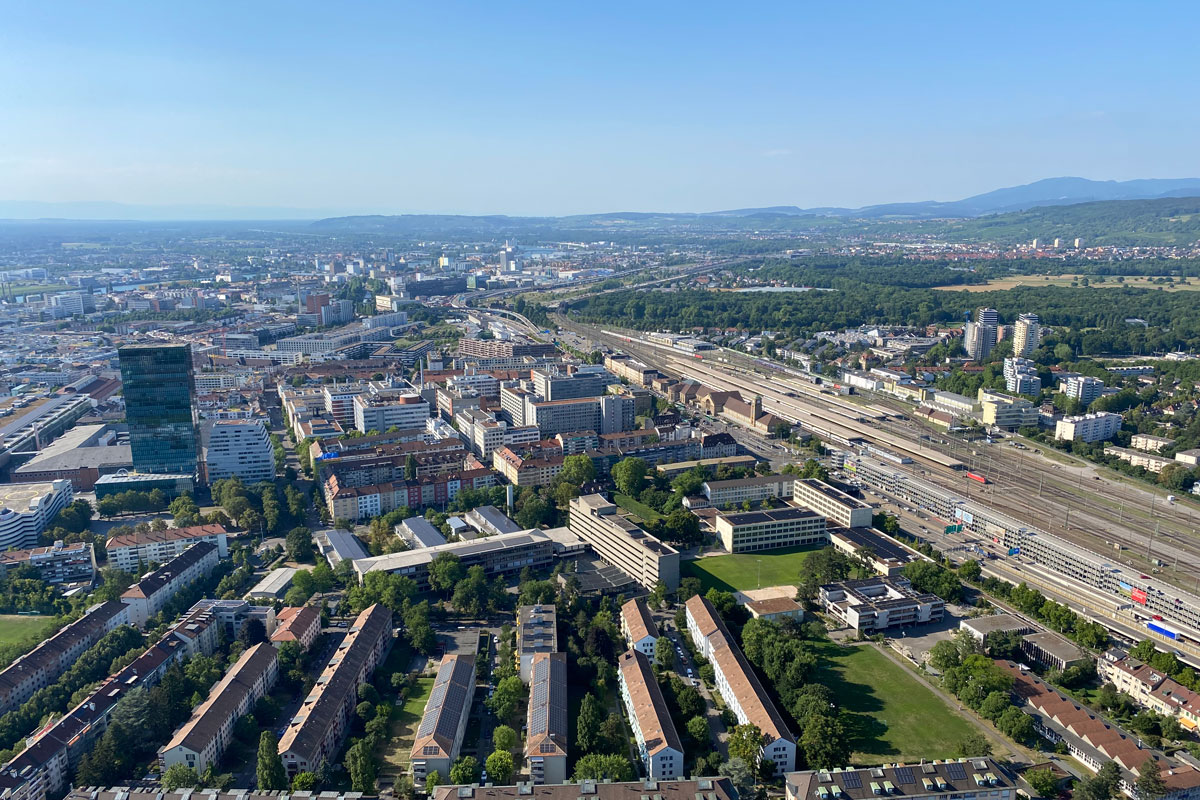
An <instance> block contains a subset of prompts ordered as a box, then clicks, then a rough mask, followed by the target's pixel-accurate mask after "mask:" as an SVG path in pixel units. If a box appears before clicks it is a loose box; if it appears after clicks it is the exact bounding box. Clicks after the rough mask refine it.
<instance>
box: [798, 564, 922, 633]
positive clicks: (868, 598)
mask: <svg viewBox="0 0 1200 800" xmlns="http://www.w3.org/2000/svg"><path fill="white" fill-rule="evenodd" d="M820 603H821V607H822V608H824V609H825V611H826V612H827V613H828V614H830V615H831V616H833V617H834V618H836V619H838V620H839V621H841V622H842V623H843V624H845V625H846V626H848V627H850V628H853V629H854V630H856V631H858V632H860V633H863V634H866V635H867V636H870V635H871V634H874V633H878V632H880V631H884V630H887V629H889V628H896V627H903V626H906V625H920V624H922V623H925V622H936V621H938V620H940V619H941V618H942V616H943V615H944V614H945V613H946V603H945V601H943V600H942V599H941V598H940V597H938V596H937V595H934V594H927V593H923V592H917V591H915V590H914V589H913V588H912V584H910V583H909V581H908V579H907V578H904V577H896V578H885V577H876V578H864V579H862V580H852V581H841V582H839V583H828V584H825V585H824V586H822V587H821V594H820Z"/></svg>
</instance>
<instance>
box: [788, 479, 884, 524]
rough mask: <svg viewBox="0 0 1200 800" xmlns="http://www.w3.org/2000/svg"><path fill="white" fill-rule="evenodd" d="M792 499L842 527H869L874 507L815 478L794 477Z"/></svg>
mask: <svg viewBox="0 0 1200 800" xmlns="http://www.w3.org/2000/svg"><path fill="white" fill-rule="evenodd" d="M792 501H793V502H794V503H796V504H798V505H801V506H804V507H806V508H811V509H812V510H813V511H816V512H817V513H818V514H821V515H823V516H825V517H827V518H828V519H829V521H830V522H833V523H836V524H838V525H841V526H842V527H843V528H869V527H871V517H872V515H873V514H874V513H875V509H874V508H872V507H871V506H870V504H868V503H864V502H863V501H862V500H859V499H858V498H857V497H852V496H850V495H848V494H846V493H845V492H843V491H842V490H841V489H837V488H835V487H833V486H830V485H829V484H828V483H826V482H825V481H822V480H817V479H816V478H796V480H795V483H794V484H793V488H792Z"/></svg>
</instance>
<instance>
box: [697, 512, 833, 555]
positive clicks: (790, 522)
mask: <svg viewBox="0 0 1200 800" xmlns="http://www.w3.org/2000/svg"><path fill="white" fill-rule="evenodd" d="M716 528H717V535H718V536H719V537H721V544H722V546H724V548H725V549H726V550H727V551H729V552H730V553H751V552H755V551H758V550H774V549H775V548H779V547H798V546H800V545H809V544H825V543H826V542H828V541H829V533H828V522H827V520H826V519H825V517H824V516H823V515H821V514H818V513H817V512H815V511H809V510H808V509H807V508H797V507H795V506H789V507H787V508H774V509H763V510H761V511H744V512H742V513H740V514H722V515H720V516H719V517H717V524H716Z"/></svg>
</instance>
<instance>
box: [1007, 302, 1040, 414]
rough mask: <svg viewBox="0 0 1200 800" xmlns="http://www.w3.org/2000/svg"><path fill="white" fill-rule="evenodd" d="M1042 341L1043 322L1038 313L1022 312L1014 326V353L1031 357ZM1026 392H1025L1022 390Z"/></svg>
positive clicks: (1019, 356)
mask: <svg viewBox="0 0 1200 800" xmlns="http://www.w3.org/2000/svg"><path fill="white" fill-rule="evenodd" d="M1041 343H1042V323H1041V320H1040V319H1038V315H1037V314H1022V315H1021V316H1019V317H1017V324H1016V325H1014V326H1013V355H1014V356H1017V357H1018V358H1029V357H1030V356H1031V355H1033V351H1034V350H1036V349H1037V348H1038V345H1039V344H1041ZM1022 394H1024V392H1022Z"/></svg>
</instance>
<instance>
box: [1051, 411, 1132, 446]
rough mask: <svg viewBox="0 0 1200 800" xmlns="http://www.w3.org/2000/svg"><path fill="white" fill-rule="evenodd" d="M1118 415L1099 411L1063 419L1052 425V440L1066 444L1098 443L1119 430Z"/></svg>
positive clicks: (1119, 416) (1119, 418)
mask: <svg viewBox="0 0 1200 800" xmlns="http://www.w3.org/2000/svg"><path fill="white" fill-rule="evenodd" d="M1121 422H1122V418H1121V415H1120V414H1112V413H1110V412H1108V411H1100V412H1097V413H1095V414H1084V415H1082V416H1078V417H1063V418H1062V419H1060V420H1059V421H1058V422H1057V423H1055V425H1054V438H1055V439H1062V440H1065V441H1068V442H1100V441H1104V440H1105V439H1111V438H1112V437H1114V436H1116V435H1117V431H1119V430H1121Z"/></svg>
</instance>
